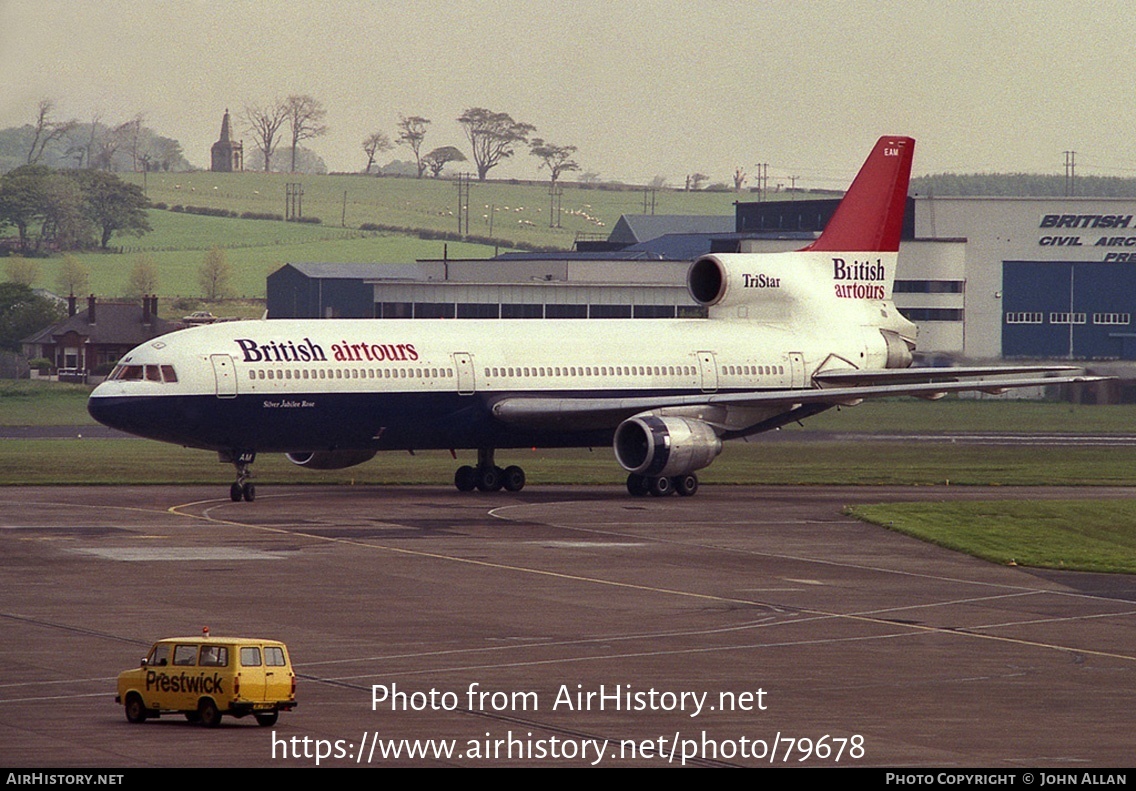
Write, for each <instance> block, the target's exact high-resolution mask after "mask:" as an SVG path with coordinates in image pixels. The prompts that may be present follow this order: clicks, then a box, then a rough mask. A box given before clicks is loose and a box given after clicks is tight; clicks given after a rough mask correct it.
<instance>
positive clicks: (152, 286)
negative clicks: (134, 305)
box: [126, 253, 158, 297]
mask: <svg viewBox="0 0 1136 791" xmlns="http://www.w3.org/2000/svg"><path fill="white" fill-rule="evenodd" d="M157 290H158V262H157V261H156V260H155V259H154V256H152V255H150V254H149V253H140V254H139V255H138V256H136V257H135V258H134V267H133V268H132V269H131V270H130V277H129V279H128V280H127V281H126V296H128V297H144V296H146V295H147V294H154V293H156V292H157Z"/></svg>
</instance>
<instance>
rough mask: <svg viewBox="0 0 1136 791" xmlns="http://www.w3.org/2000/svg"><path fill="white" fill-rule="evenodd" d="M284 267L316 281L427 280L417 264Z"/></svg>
mask: <svg viewBox="0 0 1136 791" xmlns="http://www.w3.org/2000/svg"><path fill="white" fill-rule="evenodd" d="M285 266H290V267H292V268H293V269H295V270H296V271H297V272H300V273H301V274H303V275H306V276H307V277H310V278H314V279H317V280H320V279H323V280H426V279H427V275H426V271H425V269H424V268H423V267H421V266H418V265H417V264H329V263H319V262H314V261H308V262H300V263H291V264H286V265H285ZM277 271H280V270H277ZM274 274H275V273H274Z"/></svg>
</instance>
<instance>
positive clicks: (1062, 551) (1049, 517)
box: [847, 500, 1136, 574]
mask: <svg viewBox="0 0 1136 791" xmlns="http://www.w3.org/2000/svg"><path fill="white" fill-rule="evenodd" d="M847 513H849V514H850V515H852V516H855V517H857V518H859V519H863V520H865V521H868V522H872V523H873V524H878V525H882V526H883V527H886V528H888V529H889V530H896V531H898V532H900V533H904V534H906V535H910V536H914V537H916V538H919V539H922V540H923V541H929V542H931V543H933V544H938V545H939V546H942V547H946V548H947V549H953V550H956V551H958V552H966V553H967V554H970V555H974V556H975V557H979V558H982V559H984V560H989V561H992V562H994V563H1003V564H1010V565H1020V566H1035V567H1038V568H1051V569H1064V570H1077V571H1098V572H1123V573H1126V574H1133V573H1136V530H1133V529H1132V526H1133V525H1134V524H1136V502H1133V501H1129V500H1087V501H1046V502H1033V501H1006V502H965V503H888V504H883V505H867V506H856V507H853V508H849V509H847Z"/></svg>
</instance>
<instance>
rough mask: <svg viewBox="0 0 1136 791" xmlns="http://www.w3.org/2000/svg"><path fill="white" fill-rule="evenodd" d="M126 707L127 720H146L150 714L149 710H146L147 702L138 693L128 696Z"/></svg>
mask: <svg viewBox="0 0 1136 791" xmlns="http://www.w3.org/2000/svg"><path fill="white" fill-rule="evenodd" d="M125 708H126V720H127V722H134V723H138V722H145V721H146V717H147V716H149V712H147V711H146V704H145V703H143V702H142V698H140V697H138V695H137V694H133V695H128V696H127V698H126V706H125Z"/></svg>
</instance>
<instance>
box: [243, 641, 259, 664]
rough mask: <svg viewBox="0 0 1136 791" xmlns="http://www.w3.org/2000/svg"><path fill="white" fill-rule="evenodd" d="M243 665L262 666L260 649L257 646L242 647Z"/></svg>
mask: <svg viewBox="0 0 1136 791" xmlns="http://www.w3.org/2000/svg"><path fill="white" fill-rule="evenodd" d="M241 667H260V649H259V648H257V647H255V646H251V647H246V648H242V649H241Z"/></svg>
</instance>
